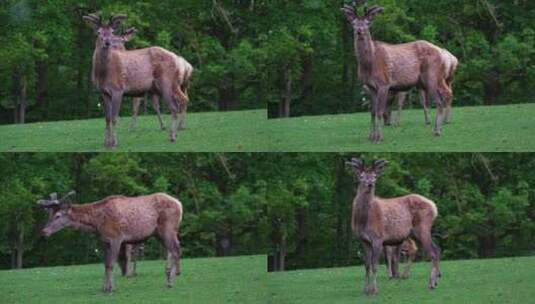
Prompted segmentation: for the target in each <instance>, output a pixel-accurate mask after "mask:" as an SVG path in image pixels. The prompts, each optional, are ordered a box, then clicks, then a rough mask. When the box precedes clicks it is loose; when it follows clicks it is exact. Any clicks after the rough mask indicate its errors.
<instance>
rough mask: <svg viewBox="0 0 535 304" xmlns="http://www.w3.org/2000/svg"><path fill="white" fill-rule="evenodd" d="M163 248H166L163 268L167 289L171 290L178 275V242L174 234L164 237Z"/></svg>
mask: <svg viewBox="0 0 535 304" xmlns="http://www.w3.org/2000/svg"><path fill="white" fill-rule="evenodd" d="M165 247H166V248H167V266H166V268H165V273H166V275H167V287H169V288H171V287H172V286H173V282H174V281H175V278H176V276H177V274H180V242H179V241H178V238H177V237H176V234H174V233H169V235H167V236H166V238H165Z"/></svg>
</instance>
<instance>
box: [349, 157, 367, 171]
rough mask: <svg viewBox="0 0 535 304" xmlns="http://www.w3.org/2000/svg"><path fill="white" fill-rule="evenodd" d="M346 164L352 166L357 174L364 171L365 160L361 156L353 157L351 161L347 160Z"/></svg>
mask: <svg viewBox="0 0 535 304" xmlns="http://www.w3.org/2000/svg"><path fill="white" fill-rule="evenodd" d="M346 165H347V166H349V167H351V169H353V172H354V173H355V174H357V175H360V173H362V172H363V171H364V161H363V160H362V159H360V158H352V159H351V161H348V162H346Z"/></svg>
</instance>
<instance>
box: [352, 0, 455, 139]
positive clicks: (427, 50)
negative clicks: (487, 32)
mask: <svg viewBox="0 0 535 304" xmlns="http://www.w3.org/2000/svg"><path fill="white" fill-rule="evenodd" d="M364 3H366V1H365V0H363V1H358V5H362V4H364ZM356 7H357V2H356V1H353V6H350V5H344V7H343V8H342V12H343V13H344V14H345V16H346V18H347V21H348V22H349V23H350V24H351V26H352V27H353V32H354V43H355V56H356V58H357V61H358V63H359V68H358V77H359V79H360V80H361V81H362V82H363V84H364V85H366V86H367V88H368V89H369V95H370V99H371V101H372V106H371V116H372V120H371V130H370V134H369V139H370V140H371V141H372V142H374V143H378V142H381V141H382V140H383V130H382V126H383V123H382V121H383V120H384V114H385V111H386V105H387V99H388V96H389V94H390V93H397V92H403V91H407V90H409V89H411V88H414V87H415V88H418V89H421V90H424V91H425V92H426V96H431V97H432V98H433V99H434V100H435V103H436V106H437V115H436V119H435V126H434V133H435V135H437V136H439V135H440V134H441V133H442V122H443V118H444V113H443V112H444V107H446V106H447V105H448V104H451V100H452V99H453V93H452V90H451V88H450V86H449V85H448V81H447V80H448V77H449V74H450V72H451V70H450V69H448V68H449V66H448V64H447V63H445V62H444V57H445V55H444V53H443V51H442V49H441V48H439V47H437V46H435V45H433V44H431V43H429V42H427V41H415V42H410V43H404V44H396V45H392V44H387V43H384V42H380V41H375V40H373V38H372V36H371V33H370V26H371V24H372V23H373V20H374V18H375V16H376V15H377V14H379V13H381V12H382V11H383V10H384V9H383V8H382V7H380V6H373V7H371V8H369V9H368V8H367V7H366V8H365V13H364V15H363V16H358V15H357V13H356V11H355V10H356Z"/></svg>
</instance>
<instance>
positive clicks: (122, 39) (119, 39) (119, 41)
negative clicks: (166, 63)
mask: <svg viewBox="0 0 535 304" xmlns="http://www.w3.org/2000/svg"><path fill="white" fill-rule="evenodd" d="M135 32H136V29H135V28H129V29H128V30H127V31H126V32H125V33H124V34H123V35H116V38H115V39H112V40H110V49H113V50H119V51H126V47H125V43H126V42H127V41H129V40H130V39H131V37H132V35H133V34H134V33H135ZM189 74H190V75H189V76H188V77H186V79H188V80H189V78H190V77H191V72H190V73H189ZM186 95H187V94H186ZM144 98H146V96H143V97H133V98H132V120H131V122H130V128H129V129H130V131H133V130H135V129H136V127H137V118H138V114H139V106H140V105H141V100H143V99H144ZM151 100H152V107H153V108H154V111H155V112H156V115H157V117H158V122H159V123H160V129H161V130H163V131H165V126H164V123H163V120H162V116H161V112H160V100H159V98H158V95H156V94H153V95H152V98H151Z"/></svg>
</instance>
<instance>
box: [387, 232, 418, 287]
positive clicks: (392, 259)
mask: <svg viewBox="0 0 535 304" xmlns="http://www.w3.org/2000/svg"><path fill="white" fill-rule="evenodd" d="M417 252H418V246H417V245H416V242H414V240H413V239H407V240H405V241H404V242H403V243H402V244H401V245H400V246H385V259H386V271H387V274H388V278H389V279H397V278H399V277H400V275H399V262H400V259H401V255H405V256H406V257H407V265H406V266H405V270H404V271H403V274H402V275H401V278H403V279H407V278H408V277H409V275H410V272H411V266H412V262H413V261H414V259H415V258H416V253H417Z"/></svg>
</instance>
